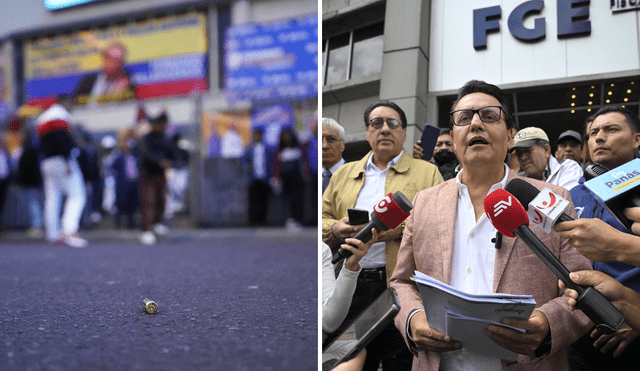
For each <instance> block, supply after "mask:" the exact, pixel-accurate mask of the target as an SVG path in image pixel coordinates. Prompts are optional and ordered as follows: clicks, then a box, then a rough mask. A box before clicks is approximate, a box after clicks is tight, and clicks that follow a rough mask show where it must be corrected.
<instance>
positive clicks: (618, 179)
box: [604, 170, 640, 188]
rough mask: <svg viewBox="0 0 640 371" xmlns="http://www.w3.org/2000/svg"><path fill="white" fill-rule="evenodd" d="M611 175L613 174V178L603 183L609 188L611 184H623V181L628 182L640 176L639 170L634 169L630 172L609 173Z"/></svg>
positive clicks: (611, 186)
mask: <svg viewBox="0 0 640 371" xmlns="http://www.w3.org/2000/svg"><path fill="white" fill-rule="evenodd" d="M611 176H613V178H614V179H613V180H612V181H609V182H605V183H604V185H606V186H607V187H609V188H613V186H617V185H620V184H623V183H624V182H628V181H630V180H632V179H634V178H636V177H638V176H640V172H638V170H634V171H633V172H630V173H625V172H623V171H618V172H616V173H611Z"/></svg>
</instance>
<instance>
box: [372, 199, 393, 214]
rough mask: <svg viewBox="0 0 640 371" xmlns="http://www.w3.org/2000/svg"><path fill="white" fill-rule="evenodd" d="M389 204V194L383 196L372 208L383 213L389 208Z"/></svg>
mask: <svg viewBox="0 0 640 371" xmlns="http://www.w3.org/2000/svg"><path fill="white" fill-rule="evenodd" d="M389 205H391V198H390V197H389V196H387V197H385V198H383V199H382V200H380V202H378V204H377V205H376V206H374V207H373V209H374V210H375V211H376V212H377V213H380V214H382V213H384V212H386V211H387V210H388V209H389V208H388V206H389Z"/></svg>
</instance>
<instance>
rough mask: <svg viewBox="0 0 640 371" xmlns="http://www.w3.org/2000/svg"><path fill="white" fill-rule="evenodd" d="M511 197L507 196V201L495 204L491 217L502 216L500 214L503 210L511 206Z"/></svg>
mask: <svg viewBox="0 0 640 371" xmlns="http://www.w3.org/2000/svg"><path fill="white" fill-rule="evenodd" d="M511 201H512V200H511V196H509V199H508V200H507V201H504V200H502V201H500V202H498V203H497V204H495V206H494V207H493V216H494V217H496V216H498V215H500V214H502V212H503V211H504V210H506V209H507V208H508V207H509V206H511V203H512V202H511Z"/></svg>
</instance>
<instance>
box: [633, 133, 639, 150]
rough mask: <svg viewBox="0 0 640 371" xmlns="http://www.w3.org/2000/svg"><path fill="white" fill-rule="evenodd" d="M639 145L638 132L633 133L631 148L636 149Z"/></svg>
mask: <svg viewBox="0 0 640 371" xmlns="http://www.w3.org/2000/svg"><path fill="white" fill-rule="evenodd" d="M639 147H640V133H633V149H635V150H637V149H638V148H639Z"/></svg>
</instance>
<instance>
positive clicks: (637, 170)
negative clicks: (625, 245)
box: [584, 158, 640, 229]
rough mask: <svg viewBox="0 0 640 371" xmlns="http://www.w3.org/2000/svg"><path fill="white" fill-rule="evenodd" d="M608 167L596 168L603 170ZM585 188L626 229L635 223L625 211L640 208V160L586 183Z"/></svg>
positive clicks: (627, 163) (634, 160)
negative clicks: (629, 208) (630, 208)
mask: <svg viewBox="0 0 640 371" xmlns="http://www.w3.org/2000/svg"><path fill="white" fill-rule="evenodd" d="M602 168H604V169H606V167H604V166H602V167H596V169H600V170H603V169H602ZM584 186H585V187H586V188H587V189H588V190H589V192H591V193H592V194H593V195H594V196H595V198H596V199H597V200H598V202H600V203H601V204H603V205H604V207H605V208H606V209H607V211H609V212H610V213H611V214H613V216H614V217H615V218H616V219H617V220H618V221H619V222H620V224H622V225H623V226H624V227H625V228H627V229H631V225H632V224H633V221H631V220H629V218H627V217H626V216H625V215H624V213H623V211H624V209H626V208H628V207H640V158H636V159H633V160H631V161H629V162H626V163H624V164H622V165H620V166H618V167H617V168H615V169H612V170H609V171H607V172H605V173H603V174H601V175H599V176H597V177H595V178H593V179H591V180H589V181H586V182H585V183H584Z"/></svg>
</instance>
